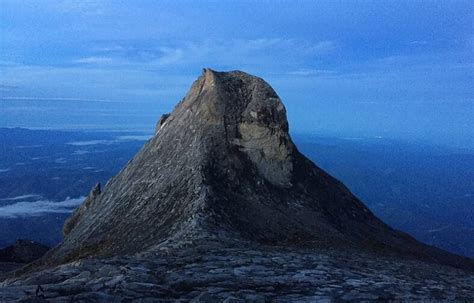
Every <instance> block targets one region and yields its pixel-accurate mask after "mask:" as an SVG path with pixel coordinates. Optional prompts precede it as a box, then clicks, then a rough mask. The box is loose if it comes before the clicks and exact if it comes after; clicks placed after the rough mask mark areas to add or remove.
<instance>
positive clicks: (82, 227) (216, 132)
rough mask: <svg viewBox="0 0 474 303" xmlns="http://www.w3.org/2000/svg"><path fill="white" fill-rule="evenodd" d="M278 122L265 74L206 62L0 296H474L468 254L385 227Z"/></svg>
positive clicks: (281, 113)
mask: <svg viewBox="0 0 474 303" xmlns="http://www.w3.org/2000/svg"><path fill="white" fill-rule="evenodd" d="M288 130H289V127H288V121H287V118H286V110H285V107H284V105H283V103H282V102H281V100H280V98H279V97H278V95H277V94H276V93H275V91H274V90H273V89H272V88H271V87H270V85H268V84H267V83H266V82H265V81H264V80H262V79H261V78H258V77H255V76H251V75H249V74H246V73H244V72H240V71H232V72H216V71H213V70H211V69H205V70H204V71H203V74H202V75H201V76H200V77H199V78H198V79H197V80H196V81H195V82H194V83H193V85H192V87H191V89H190V90H189V92H188V93H187V95H186V96H185V97H184V99H183V100H181V101H180V102H179V103H178V104H177V106H176V107H175V109H174V110H173V111H172V112H171V113H170V114H166V115H163V116H162V117H161V119H160V120H159V121H158V123H157V126H156V129H155V135H154V136H153V138H151V139H150V140H149V141H148V142H147V143H146V144H145V145H144V147H143V148H142V149H141V151H140V152H139V153H138V154H137V155H136V156H135V157H134V158H133V159H132V160H131V161H130V162H129V163H128V164H127V165H126V167H124V168H123V169H122V170H121V171H120V172H119V173H118V174H117V175H116V176H115V177H113V178H112V179H111V180H109V182H108V183H107V184H106V185H105V186H104V188H103V189H101V188H100V186H96V187H94V189H93V190H92V191H91V193H90V194H89V196H88V197H87V198H86V200H85V201H84V203H83V204H82V205H81V206H80V207H79V208H78V209H77V210H76V211H75V212H74V213H73V214H72V216H71V217H70V219H69V220H67V222H66V224H65V227H64V240H63V241H62V242H61V243H60V244H59V245H58V246H57V247H55V248H53V249H52V250H50V251H49V252H48V253H47V254H46V255H45V256H44V257H43V258H41V259H40V260H38V261H36V262H35V263H33V264H31V265H29V266H27V267H25V268H23V269H22V270H20V271H17V272H15V273H13V274H11V275H9V276H8V277H6V279H5V280H4V281H3V282H2V284H1V286H0V287H1V288H0V299H4V300H21V299H23V298H28V296H32V295H33V291H34V288H35V287H36V286H37V285H42V288H43V289H44V292H45V297H46V298H47V299H49V300H51V301H62V300H64V301H67V300H71V299H72V300H97V301H101V300H102V301H117V300H122V299H124V300H137V302H148V301H153V300H156V301H160V300H171V301H173V300H181V301H183V302H187V301H195V302H245V301H255V302H267V301H281V302H291V301H297V302H313V301H318V300H329V301H331V300H348V301H351V300H397V299H399V300H423V299H444V300H469V299H471V298H474V274H473V271H474V261H473V260H471V259H469V258H465V257H461V256H456V255H453V254H450V253H448V252H445V251H443V250H440V249H437V248H435V247H431V246H428V245H425V244H423V243H420V242H418V241H416V240H415V239H413V238H412V237H410V236H409V235H407V234H404V233H402V232H400V231H396V230H394V229H392V228H390V227H389V226H387V225H386V224H384V223H383V222H382V221H380V220H379V219H378V218H376V217H375V216H374V215H373V214H372V213H371V211H370V210H369V209H368V208H367V207H366V206H365V205H364V204H363V203H362V202H361V201H360V200H359V199H357V198H356V197H355V196H354V195H353V194H351V192H350V191H349V190H348V189H347V188H346V187H345V186H344V185H343V184H342V183H341V182H339V181H338V180H336V179H334V178H333V177H331V176H330V175H328V174H327V173H326V172H324V171H323V170H321V169H320V168H318V167H317V166H316V165H315V164H314V163H312V162H311V161H310V160H308V159H307V158H306V157H305V156H304V155H302V154H301V153H300V152H299V151H298V149H297V147H296V146H295V145H294V144H293V142H292V140H291V137H290V135H289V132H288Z"/></svg>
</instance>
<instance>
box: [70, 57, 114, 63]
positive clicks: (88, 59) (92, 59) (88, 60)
mask: <svg viewBox="0 0 474 303" xmlns="http://www.w3.org/2000/svg"><path fill="white" fill-rule="evenodd" d="M115 61H116V60H115V59H114V58H110V57H86V58H80V59H77V60H75V61H74V63H83V64H104V63H114V62H115Z"/></svg>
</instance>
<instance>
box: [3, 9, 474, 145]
mask: <svg viewBox="0 0 474 303" xmlns="http://www.w3.org/2000/svg"><path fill="white" fill-rule="evenodd" d="M473 20H474V4H472V1H412V0H410V1H336V0H334V1H329V0H328V1H271V2H270V1H140V0H136V1H119V0H109V1H107V0H104V1H98V0H97V1H87V0H83V1H61V0H58V1H46V0H44V1H28V0H23V1H16V0H13V1H9V0H0V97H1V100H0V126H9V127H14V126H23V127H42V128H79V129H87V128H126V129H148V130H150V131H151V130H152V129H153V125H154V123H155V121H156V120H157V119H158V118H159V116H160V114H161V113H163V112H167V111H170V110H171V109H172V108H173V106H174V104H175V103H176V102H177V101H179V100H180V99H181V97H182V96H184V94H185V93H186V91H187V89H188V88H189V87H190V85H191V83H192V81H193V80H194V79H195V78H196V77H197V76H198V75H199V74H200V73H201V69H202V68H203V67H211V68H213V69H216V70H234V69H240V70H243V71H247V72H249V73H253V74H256V75H258V76H261V77H263V78H265V79H266V80H267V81H268V82H269V83H270V84H271V85H272V86H273V87H274V88H275V90H276V91H277V93H278V94H279V95H280V97H281V98H282V100H283V102H284V103H285V105H286V107H287V110H288V116H289V121H290V128H291V129H292V131H293V132H299V133H314V134H323V135H325V134H327V135H336V136H345V137H361V136H362V137H365V136H367V137H377V136H382V137H391V138H402V139H407V140H422V141H428V142H434V143H438V144H444V145H451V146H457V147H467V148H474V131H473V129H474V121H473V120H474V119H473V118H472V117H474V55H473V52H474V24H473V23H474V21H473Z"/></svg>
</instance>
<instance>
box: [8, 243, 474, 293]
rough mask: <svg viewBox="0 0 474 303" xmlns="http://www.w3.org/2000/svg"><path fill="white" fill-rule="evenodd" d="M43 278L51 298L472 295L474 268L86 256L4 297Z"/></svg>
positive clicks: (276, 253) (346, 260)
mask: <svg viewBox="0 0 474 303" xmlns="http://www.w3.org/2000/svg"><path fill="white" fill-rule="evenodd" d="M37 285H42V287H43V289H44V290H45V296H46V298H47V299H48V300H49V301H51V302H70V301H71V300H73V301H74V302H76V301H80V300H84V301H87V300H89V301H87V302H91V301H109V302H115V301H116V302H120V301H127V300H130V301H132V302H155V301H156V302H175V301H178V302H179V301H180V302H315V301H318V302H319V301H323V302H324V301H328V302H329V301H361V300H366V301H372V300H382V301H387V300H403V301H421V300H446V301H469V300H472V299H473V298H474V275H473V274H472V273H469V272H466V271H462V270H458V269H454V268H451V267H447V266H440V265H435V264H429V263H423V262H419V261H414V260H400V259H399V258H391V257H386V256H385V257H384V256H378V255H369V254H365V253H361V252H350V253H342V252H340V251H332V250H317V251H315V250H305V249H300V250H294V249H288V248H275V247H266V248H262V247H258V248H255V247H254V248H247V249H244V248H233V249H221V248H219V249H217V248H216V249H212V248H211V249H210V248H206V247H204V248H202V247H199V246H196V247H194V248H188V249H184V250H179V251H175V252H172V253H171V252H168V253H166V252H164V251H161V252H154V253H152V252H148V253H146V254H140V255H135V256H129V257H114V258H109V259H104V260H100V259H84V260H80V261H75V262H72V263H68V264H64V265H61V266H58V267H54V268H49V269H44V270H42V271H38V272H35V273H34V274H31V275H29V276H28V277H27V278H24V277H23V278H20V279H15V278H11V279H9V280H7V281H4V282H3V283H2V284H0V301H2V300H3V301H6V302H10V301H18V300H21V299H23V298H28V297H31V295H32V294H33V293H34V291H35V289H36V287H37Z"/></svg>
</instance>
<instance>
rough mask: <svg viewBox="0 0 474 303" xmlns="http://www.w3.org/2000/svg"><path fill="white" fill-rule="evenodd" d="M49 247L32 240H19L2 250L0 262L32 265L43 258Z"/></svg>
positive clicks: (0, 251)
mask: <svg viewBox="0 0 474 303" xmlns="http://www.w3.org/2000/svg"><path fill="white" fill-rule="evenodd" d="M48 250H49V247H48V246H46V245H43V244H40V243H38V242H35V241H30V240H22V239H20V240H17V241H16V242H15V243H14V244H13V245H10V246H7V247H5V248H3V249H0V262H15V263H30V262H33V261H35V260H37V259H39V258H41V257H42V256H43V255H44V254H45V253H46V252H47V251H48Z"/></svg>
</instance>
